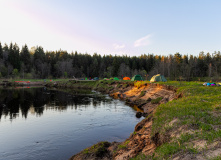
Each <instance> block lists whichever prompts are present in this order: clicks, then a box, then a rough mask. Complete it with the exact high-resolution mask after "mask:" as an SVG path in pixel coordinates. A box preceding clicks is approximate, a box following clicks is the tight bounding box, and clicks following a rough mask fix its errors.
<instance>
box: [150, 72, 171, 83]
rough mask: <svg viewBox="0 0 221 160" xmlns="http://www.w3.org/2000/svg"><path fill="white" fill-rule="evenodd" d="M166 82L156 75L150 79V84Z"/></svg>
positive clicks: (161, 76) (162, 77)
mask: <svg viewBox="0 0 221 160" xmlns="http://www.w3.org/2000/svg"><path fill="white" fill-rule="evenodd" d="M159 81H161V82H166V81H167V80H166V78H165V77H164V76H163V75H160V74H157V75H155V76H153V77H152V78H151V79H150V82H159Z"/></svg>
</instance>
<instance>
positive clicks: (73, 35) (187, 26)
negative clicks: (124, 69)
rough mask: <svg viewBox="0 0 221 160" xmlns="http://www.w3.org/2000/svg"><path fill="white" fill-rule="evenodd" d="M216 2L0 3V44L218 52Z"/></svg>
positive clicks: (220, 31)
mask: <svg viewBox="0 0 221 160" xmlns="http://www.w3.org/2000/svg"><path fill="white" fill-rule="evenodd" d="M220 7H221V1H220V0H0V20H1V25H0V42H1V43H2V44H4V43H7V44H9V43H10V42H13V43H15V42H16V43H17V44H18V45H19V46H20V47H21V46H22V45H24V44H25V43H26V44H27V45H28V46H29V48H31V47H32V46H36V45H40V46H42V47H43V48H44V49H45V50H59V49H60V48H61V49H62V50H67V51H68V52H71V51H78V52H81V53H86V52H87V53H90V54H93V53H94V52H97V53H98V54H101V55H103V54H114V55H115V54H117V55H130V56H134V55H137V56H139V55H141V54H144V53H146V54H148V53H154V54H157V55H168V54H174V53H176V52H180V53H181V54H194V55H198V53H199V52H200V51H204V52H210V53H213V52H214V51H220V50H221V27H220V26H221V11H220Z"/></svg>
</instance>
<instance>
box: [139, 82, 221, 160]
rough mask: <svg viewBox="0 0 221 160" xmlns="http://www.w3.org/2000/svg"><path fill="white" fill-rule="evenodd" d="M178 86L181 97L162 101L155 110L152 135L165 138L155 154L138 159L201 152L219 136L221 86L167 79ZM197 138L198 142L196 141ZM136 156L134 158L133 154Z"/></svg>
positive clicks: (220, 127)
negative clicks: (165, 101) (164, 102)
mask: <svg viewBox="0 0 221 160" xmlns="http://www.w3.org/2000/svg"><path fill="white" fill-rule="evenodd" d="M162 84H165V85H172V86H176V87H177V88H178V90H177V92H178V93H183V98H180V99H177V100H174V101H171V102H168V103H166V104H161V105H160V106H158V108H157V109H156V112H155V113H154V115H153V116H154V121H153V126H152V136H154V135H156V134H159V135H160V137H161V139H164V138H165V137H167V139H166V138H165V139H164V140H163V141H164V142H163V144H162V145H160V146H159V147H158V148H157V149H156V151H155V153H154V155H152V156H150V157H145V156H144V157H145V158H141V157H142V156H138V157H137V159H171V158H174V157H176V156H179V154H182V155H185V154H195V155H199V154H200V155H203V157H204V158H206V159H217V158H220V156H221V155H218V156H215V157H213V158H211V157H208V156H207V154H206V153H207V151H208V150H209V149H211V148H209V146H210V145H211V144H213V145H214V147H215V144H214V143H215V142H220V140H221V87H217V86H216V87H205V86H203V85H202V83H200V82H166V83H162ZM197 142H199V144H198V145H197ZM135 159H136V158H135Z"/></svg>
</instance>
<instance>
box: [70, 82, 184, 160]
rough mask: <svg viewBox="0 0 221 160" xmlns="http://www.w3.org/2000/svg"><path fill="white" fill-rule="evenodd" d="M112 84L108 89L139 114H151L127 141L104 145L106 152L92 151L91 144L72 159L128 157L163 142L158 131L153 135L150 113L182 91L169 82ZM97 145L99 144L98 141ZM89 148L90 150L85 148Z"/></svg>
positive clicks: (120, 159) (147, 152) (118, 159)
mask: <svg viewBox="0 0 221 160" xmlns="http://www.w3.org/2000/svg"><path fill="white" fill-rule="evenodd" d="M111 85H112V86H114V89H113V90H111V91H109V93H110V96H112V97H114V98H119V99H122V100H124V101H125V102H126V103H127V104H129V105H131V106H134V107H135V108H137V110H138V113H139V114H138V113H137V115H138V116H145V117H147V116H148V118H145V119H144V120H142V121H141V122H140V123H138V124H137V125H136V126H135V130H134V132H133V133H132V134H131V136H130V137H129V138H128V139H126V140H125V141H124V142H121V143H119V142H113V143H110V144H109V145H108V146H106V147H104V148H103V150H105V154H103V155H102V156H97V155H96V154H95V152H93V150H92V147H89V148H87V149H85V150H83V151H81V152H80V153H78V154H76V155H74V156H73V157H71V158H70V159H71V160H83V159H90V160H96V159H103V160H106V159H115V160H123V159H125V160H126V159H130V158H132V157H135V156H136V155H138V154H140V153H143V154H145V155H151V154H152V153H153V152H154V150H155V148H156V146H158V145H160V144H161V143H163V142H162V139H160V137H159V135H157V134H156V135H155V136H154V137H151V128H152V120H153V118H152V116H151V115H152V113H154V111H155V109H156V107H157V106H158V105H159V104H161V103H167V102H168V101H171V100H173V99H176V98H179V97H181V96H182V95H176V89H175V88H173V87H171V86H166V85H157V84H146V85H145V86H143V87H140V88H136V87H134V86H130V85H127V86H126V85H119V84H111ZM156 99H158V100H156ZM97 145H99V143H98V144H97ZM87 150H88V152H86V151H87Z"/></svg>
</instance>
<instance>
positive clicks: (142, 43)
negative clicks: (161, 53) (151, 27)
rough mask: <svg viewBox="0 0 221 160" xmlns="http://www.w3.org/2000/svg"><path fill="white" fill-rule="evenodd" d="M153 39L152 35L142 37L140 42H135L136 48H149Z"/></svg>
mask: <svg viewBox="0 0 221 160" xmlns="http://www.w3.org/2000/svg"><path fill="white" fill-rule="evenodd" d="M151 37H152V35H151V34H148V35H147V36H145V37H142V38H140V39H138V40H136V41H135V42H134V47H140V46H147V45H150V44H151V41H150V38H151Z"/></svg>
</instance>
